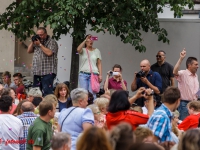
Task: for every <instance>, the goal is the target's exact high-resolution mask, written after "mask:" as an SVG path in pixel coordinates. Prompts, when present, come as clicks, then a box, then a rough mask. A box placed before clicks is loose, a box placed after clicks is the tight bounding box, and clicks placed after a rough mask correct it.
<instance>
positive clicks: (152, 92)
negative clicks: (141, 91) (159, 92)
mask: <svg viewBox="0 0 200 150" xmlns="http://www.w3.org/2000/svg"><path fill="white" fill-rule="evenodd" d="M153 94H154V91H153V90H151V93H150V94H146V95H147V96H152V95H153Z"/></svg>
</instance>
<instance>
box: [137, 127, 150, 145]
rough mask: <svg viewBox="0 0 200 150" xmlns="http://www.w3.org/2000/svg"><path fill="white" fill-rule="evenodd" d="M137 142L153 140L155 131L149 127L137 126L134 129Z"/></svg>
mask: <svg viewBox="0 0 200 150" xmlns="http://www.w3.org/2000/svg"><path fill="white" fill-rule="evenodd" d="M134 134H135V136H136V142H139V143H140V142H152V141H153V132H152V131H151V130H150V129H149V128H145V127H137V128H136V129H135V131H134Z"/></svg>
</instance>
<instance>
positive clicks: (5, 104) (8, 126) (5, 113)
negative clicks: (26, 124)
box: [0, 95, 26, 150]
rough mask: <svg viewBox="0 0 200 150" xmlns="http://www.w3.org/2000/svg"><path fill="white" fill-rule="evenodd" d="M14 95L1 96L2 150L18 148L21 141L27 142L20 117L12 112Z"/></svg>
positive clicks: (15, 149) (0, 133) (0, 130)
mask: <svg viewBox="0 0 200 150" xmlns="http://www.w3.org/2000/svg"><path fill="white" fill-rule="evenodd" d="M12 100H13V99H12V97H10V96H7V95H5V96H2V97H1V98H0V110H1V115H0V145H1V149H2V150H9V149H13V150H18V149H19V143H25V142H26V141H25V140H22V137H23V125H22V122H21V120H20V119H18V118H17V117H15V116H13V115H11V114H10V111H11V109H12Z"/></svg>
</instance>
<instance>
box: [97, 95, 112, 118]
mask: <svg viewBox="0 0 200 150" xmlns="http://www.w3.org/2000/svg"><path fill="white" fill-rule="evenodd" d="M94 103H95V104H96V105H97V106H98V107H99V110H100V112H101V113H102V114H104V115H105V114H106V113H107V107H108V104H109V100H108V99H107V98H103V97H100V98H97V99H96V100H95V101H94Z"/></svg>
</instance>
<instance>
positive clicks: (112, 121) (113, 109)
mask: <svg viewBox="0 0 200 150" xmlns="http://www.w3.org/2000/svg"><path fill="white" fill-rule="evenodd" d="M142 93H145V94H142ZM140 97H145V98H146V99H148V100H149V108H148V115H145V114H142V113H139V112H135V111H131V110H129V108H130V105H131V104H132V103H134V102H135V100H136V99H137V98H140ZM153 110H154V106H153V96H152V90H151V89H145V88H144V87H141V88H140V89H138V91H137V93H136V95H134V96H133V97H132V98H130V99H128V93H127V92H126V91H123V90H118V91H115V92H114V93H113V95H112V96H111V100H110V103H109V106H108V113H107V115H106V122H107V126H108V129H111V127H112V126H115V125H117V124H119V123H120V122H128V123H130V124H131V125H132V128H133V130H134V129H135V128H136V127H137V126H138V125H140V124H146V123H147V121H148V119H149V116H150V115H151V114H152V113H153Z"/></svg>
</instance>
